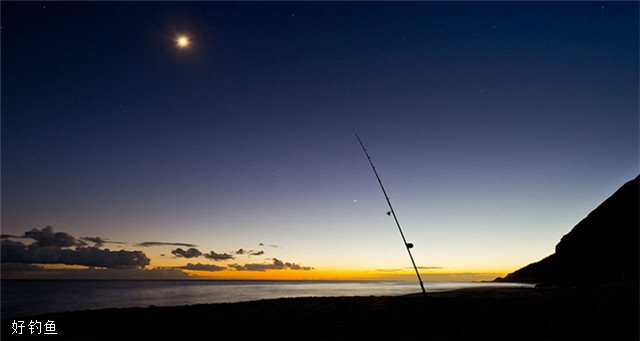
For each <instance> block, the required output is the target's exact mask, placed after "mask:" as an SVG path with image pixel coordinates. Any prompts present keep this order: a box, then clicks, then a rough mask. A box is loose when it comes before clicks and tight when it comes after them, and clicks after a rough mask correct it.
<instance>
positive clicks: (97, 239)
mask: <svg viewBox="0 0 640 341" xmlns="http://www.w3.org/2000/svg"><path fill="white" fill-rule="evenodd" d="M81 242H84V244H86V242H91V243H93V244H94V246H95V247H102V246H104V244H126V243H124V242H116V241H113V240H106V239H102V238H100V237H82V238H80V241H79V242H78V243H81Z"/></svg>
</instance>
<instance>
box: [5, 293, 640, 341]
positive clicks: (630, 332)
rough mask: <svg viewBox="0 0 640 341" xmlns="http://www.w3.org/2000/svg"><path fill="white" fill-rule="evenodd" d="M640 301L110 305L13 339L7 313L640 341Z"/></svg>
mask: <svg viewBox="0 0 640 341" xmlns="http://www.w3.org/2000/svg"><path fill="white" fill-rule="evenodd" d="M639 299H640V295H639V291H638V283H637V282H633V283H618V284H608V285H601V286H592V287H589V288H559V287H549V288H535V289H533V288H529V289H528V288H498V289H465V290H457V291H451V292H441V293H434V294H431V295H430V296H429V297H422V296H421V295H419V294H416V295H407V296H398V297H373V296H370V297H323V298H320V297H310V298H283V299H275V300H262V301H253V302H242V303H228V304H202V305H192V306H179V307H148V308H126V309H124V308H123V309H103V310H92V311H76V312H68V313H56V314H47V315H41V316H37V317H33V319H38V320H40V321H44V320H47V319H49V320H54V321H55V323H56V327H57V332H58V334H57V335H24V334H23V335H13V336H12V335H11V321H10V320H3V322H2V323H3V325H2V338H3V339H15V340H24V339H30V338H35V339H123V340H125V339H271V340H273V339H435V340H438V339H465V340H467V339H578V340H586V339H607V340H615V339H635V340H637V339H638V337H639V322H638V321H639V320H640V316H639ZM25 320H27V319H25ZM26 334H28V331H27V333H26Z"/></svg>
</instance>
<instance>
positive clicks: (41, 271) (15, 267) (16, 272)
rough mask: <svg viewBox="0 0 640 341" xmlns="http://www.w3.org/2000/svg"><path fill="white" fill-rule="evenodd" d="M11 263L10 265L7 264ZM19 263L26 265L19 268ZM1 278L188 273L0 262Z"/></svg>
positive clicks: (143, 276) (141, 276)
mask: <svg viewBox="0 0 640 341" xmlns="http://www.w3.org/2000/svg"><path fill="white" fill-rule="evenodd" d="M9 264H11V266H10V267H7V265H9ZM20 265H24V266H28V268H26V270H22V271H21V270H20ZM0 270H1V275H2V279H77V280H80V279H82V280H100V279H102V280H113V279H119V280H131V279H138V280H139V279H146V280H160V279H164V280H167V279H187V278H189V274H187V273H186V272H184V271H182V270H180V269H176V268H154V269H140V268H133V269H97V268H87V269H46V268H41V267H36V266H34V265H29V264H16V263H4V264H2V268H1V269H0Z"/></svg>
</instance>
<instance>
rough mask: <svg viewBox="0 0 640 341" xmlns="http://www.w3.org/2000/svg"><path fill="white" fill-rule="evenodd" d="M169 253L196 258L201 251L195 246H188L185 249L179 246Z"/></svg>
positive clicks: (200, 254)
mask: <svg viewBox="0 0 640 341" xmlns="http://www.w3.org/2000/svg"><path fill="white" fill-rule="evenodd" d="M171 254H173V255H174V256H176V257H183V258H196V257H200V256H202V252H200V250H198V249H196V248H190V249H188V250H186V251H185V250H183V249H181V248H177V249H175V250H173V251H171Z"/></svg>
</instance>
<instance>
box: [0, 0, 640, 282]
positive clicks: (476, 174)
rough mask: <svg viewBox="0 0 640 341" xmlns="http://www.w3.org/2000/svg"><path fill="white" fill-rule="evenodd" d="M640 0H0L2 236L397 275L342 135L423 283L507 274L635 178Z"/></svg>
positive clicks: (391, 238)
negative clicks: (47, 235)
mask: <svg viewBox="0 0 640 341" xmlns="http://www.w3.org/2000/svg"><path fill="white" fill-rule="evenodd" d="M638 7H639V5H638V3H637V2H626V3H608V2H607V3H604V2H584V3H579V2H571V3H553V2H535V3H503V2H497V3H475V2H474V3H469V2H465V3H452V2H447V3H333V2H331V3H329V2H326V3H290V2H282V3H232V2H222V3H208V2H199V3H148V2H136V3H103V2H95V3H38V2H30V3H10V2H4V1H3V3H2V30H1V32H2V108H1V109H2V233H3V234H8V235H11V236H13V237H12V238H5V239H3V242H4V241H10V240H13V242H23V243H27V244H28V243H29V242H33V241H35V243H45V242H42V240H44V239H37V238H36V237H34V235H33V234H32V235H31V237H28V236H26V237H27V238H25V235H24V233H25V232H26V231H32V229H39V230H41V231H42V229H43V228H44V227H45V226H47V225H50V226H52V227H53V229H54V231H55V232H65V233H66V234H68V235H70V236H73V238H75V239H76V241H79V240H80V238H82V237H86V236H89V237H95V236H99V237H101V238H103V239H106V240H111V241H119V242H121V243H124V244H104V245H102V246H101V247H100V249H106V248H108V249H110V250H120V249H122V250H127V251H134V250H137V251H142V252H144V254H145V255H146V256H147V257H148V258H149V259H150V264H148V265H147V266H146V268H147V269H153V268H155V267H165V268H168V267H180V266H185V264H187V263H194V264H195V263H199V264H208V265H215V266H217V267H220V268H213V267H212V268H211V269H215V270H220V271H215V272H191V273H192V274H196V275H202V276H209V277H216V276H217V277H220V278H369V277H371V278H374V277H375V278H383V277H384V278H402V277H403V276H405V275H406V276H411V272H410V270H408V269H406V267H408V266H410V265H411V264H410V262H409V259H408V257H407V254H406V251H405V250H404V248H403V246H402V245H401V243H402V240H401V238H400V236H399V234H398V231H397V228H396V227H395V225H394V223H393V219H392V218H389V217H387V216H386V215H385V212H386V211H387V207H386V202H385V201H384V197H383V196H382V194H381V193H380V189H379V187H378V184H377V182H376V180H375V177H374V175H373V172H372V171H371V169H370V167H369V165H368V163H367V160H366V158H365V156H364V154H363V153H362V150H361V149H360V146H359V145H358V143H357V141H356V139H355V137H354V136H353V133H354V132H357V133H358V134H359V135H360V136H361V137H362V139H363V141H364V143H365V145H366V146H367V148H368V149H369V151H370V153H371V156H372V158H373V161H374V162H375V163H376V166H377V168H378V171H379V173H380V176H381V177H382V180H383V182H384V183H385V186H386V187H387V191H388V192H389V195H390V197H391V201H392V203H393V204H394V208H395V210H396V213H397V214H398V218H399V220H400V223H401V224H402V225H403V228H404V230H405V231H404V232H405V234H406V236H407V238H408V241H410V242H412V243H414V244H415V248H414V249H413V252H414V257H415V259H416V262H417V263H418V265H420V266H424V267H435V268H439V269H425V270H423V271H424V272H425V273H426V274H427V276H426V278H427V280H429V279H451V278H454V279H455V278H463V277H464V276H463V275H461V274H468V273H473V274H475V275H473V276H476V277H473V276H471V277H473V278H474V279H478V278H482V279H485V277H487V276H488V277H487V278H493V277H495V276H494V275H503V274H504V273H506V272H510V271H513V270H515V269H517V268H520V267H521V266H524V265H526V264H528V263H530V262H532V261H537V260H539V259H541V258H543V257H545V256H547V255H549V254H551V253H552V252H553V250H554V246H555V244H556V243H557V242H558V241H559V239H560V238H561V237H562V236H563V235H564V234H566V233H567V232H569V230H570V229H571V228H572V227H573V226H574V225H575V224H576V223H577V222H579V221H580V220H581V219H582V218H584V217H585V216H586V215H587V214H588V213H589V212H590V211H591V210H592V209H594V208H595V207H596V206H597V205H598V204H599V203H600V202H602V201H603V200H604V199H606V198H607V197H608V196H609V195H611V194H612V193H613V192H614V191H615V190H616V189H617V188H618V187H619V186H621V185H622V184H623V183H624V182H626V181H627V180H629V179H631V178H633V177H635V176H636V175H638V172H639V168H640V167H639V147H638V146H639V141H638V136H639V115H638V107H639V101H638V93H639V86H638V74H639V68H638V60H639V40H640V38H639V34H638V32H639V24H638V22H639V19H638V16H639V15H638V13H639V8H638ZM181 35H185V36H187V37H189V39H190V45H189V46H188V47H186V48H180V47H178V46H177V44H176V39H177V37H179V36H181ZM29 238H31V240H28V239H29ZM38 238H40V237H38ZM42 238H44V237H42ZM148 241H154V242H163V243H173V244H175V243H182V244H194V245H197V246H195V247H194V248H196V249H197V250H198V251H200V252H202V253H208V252H211V251H213V252H215V253H218V254H224V253H227V254H230V255H234V257H235V258H234V259H233V260H214V259H208V258H205V257H202V256H198V257H193V258H185V257H180V256H177V255H176V253H172V251H175V249H176V248H178V247H180V248H182V249H183V250H185V251H186V250H187V249H188V247H187V246H179V245H160V246H152V247H149V246H140V245H138V244H140V243H143V242H148ZM259 243H262V244H264V245H260V244H259ZM270 244H271V245H272V246H269V245H270ZM3 245H4V244H3ZM43 245H44V244H43ZM56 245H57V246H56V247H59V248H66V249H65V250H67V251H69V252H74V251H73V250H74V247H77V248H83V247H84V248H85V249H92V248H98V245H96V246H93V247H86V246H83V245H80V244H74V245H72V246H70V245H67V246H64V245H66V244H56ZM41 246H42V245H41ZM275 246H277V247H275ZM49 247H53V246H49ZM69 247H70V248H69ZM241 248H242V249H243V250H252V251H254V252H255V253H258V251H264V254H263V255H255V256H248V255H247V254H238V252H237V250H238V249H241ZM65 252H66V251H65ZM3 257H4V253H3ZM274 258H276V259H277V260H278V261H279V260H282V261H283V262H291V263H290V266H286V265H283V266H279V265H278V264H279V263H277V262H276V261H275V260H274ZM19 263H29V264H33V263H36V264H37V262H36V261H23V262H19ZM67 263H73V262H67ZM229 264H233V265H235V266H236V267H235V268H234V267H231V268H226V269H225V270H222V269H223V268H225V267H226V266H227V265H229ZM247 264H248V265H251V264H254V265H255V264H262V265H264V266H265V267H266V268H262V269H261V270H264V269H267V271H248V270H249V269H248V268H242V266H243V265H247ZM265 264H266V265H265ZM68 265H76V266H77V265H85V266H86V265H90V264H78V263H75V264H68ZM294 265H299V266H301V267H313V270H303V269H296V268H295V266H294ZM97 266H100V265H99V264H98V265H97ZM269 266H271V267H269ZM107 267H108V266H107ZM429 274H430V275H429ZM481 274H488V275H484V276H485V277H482V276H483V275H481ZM385 276H387V277H385ZM438 276H440V277H438ZM448 276H449V277H448ZM450 276H458V277H450ZM471 277H468V276H467V277H464V279H468V278H471ZM407 278H409V277H407Z"/></svg>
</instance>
